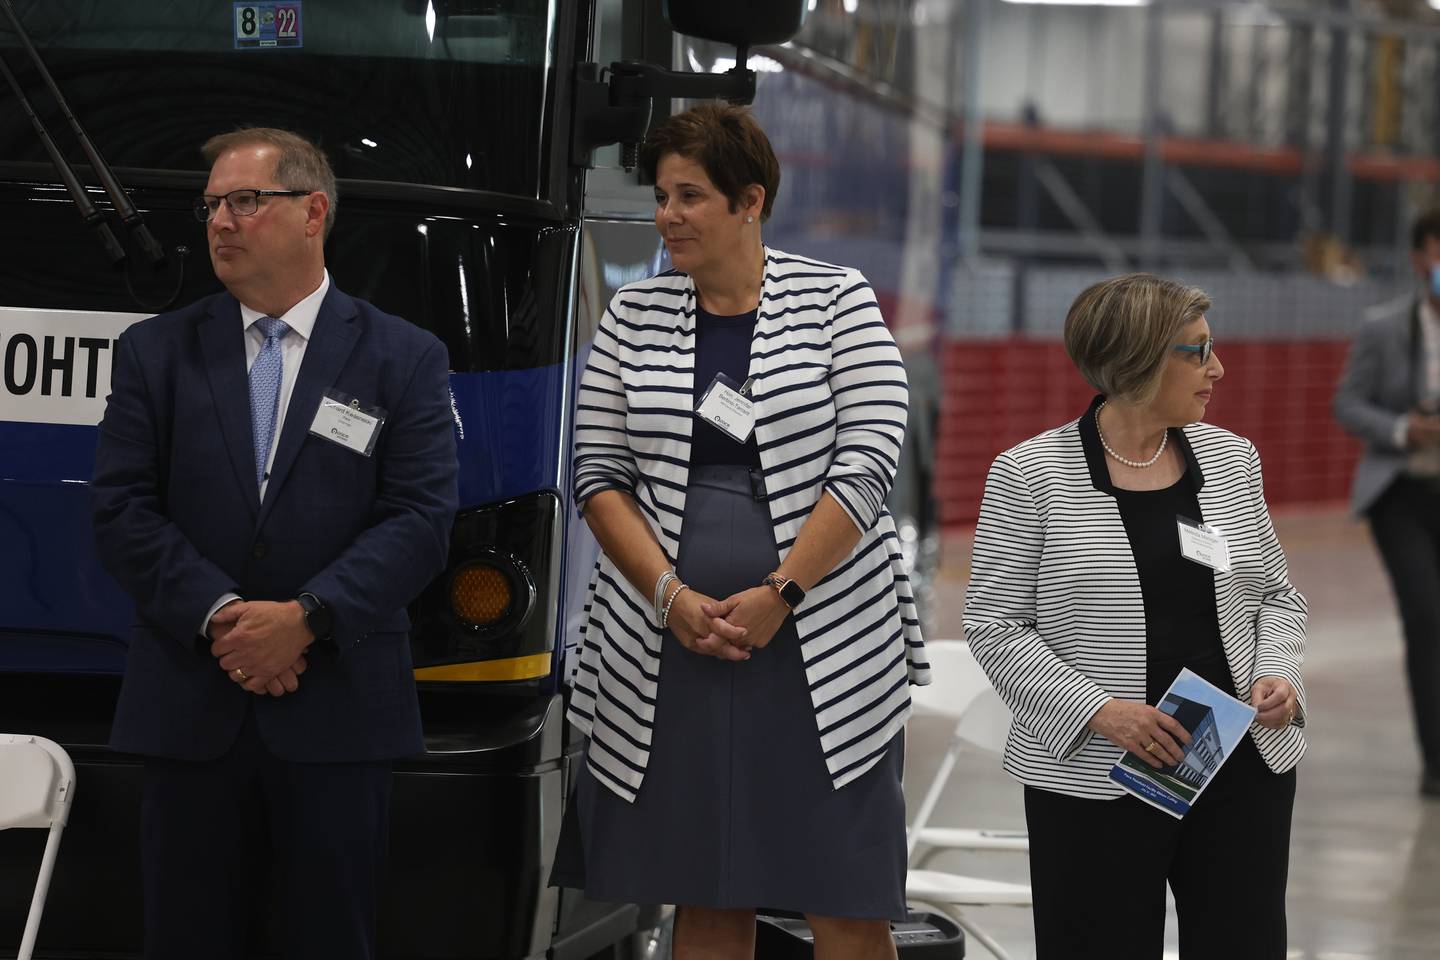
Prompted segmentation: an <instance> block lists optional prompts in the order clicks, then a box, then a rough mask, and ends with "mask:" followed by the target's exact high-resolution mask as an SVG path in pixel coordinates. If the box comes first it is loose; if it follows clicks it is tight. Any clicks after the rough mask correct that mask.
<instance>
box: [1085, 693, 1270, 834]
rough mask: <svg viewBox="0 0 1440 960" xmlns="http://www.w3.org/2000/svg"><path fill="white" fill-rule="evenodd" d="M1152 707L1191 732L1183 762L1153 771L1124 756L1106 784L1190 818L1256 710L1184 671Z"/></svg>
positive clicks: (1179, 815) (1111, 770) (1144, 763)
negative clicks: (1172, 718)
mask: <svg viewBox="0 0 1440 960" xmlns="http://www.w3.org/2000/svg"><path fill="white" fill-rule="evenodd" d="M1156 706H1158V707H1159V708H1160V709H1161V710H1163V711H1164V712H1165V713H1168V714H1170V716H1172V717H1174V718H1175V719H1176V720H1179V721H1180V725H1181V726H1182V727H1184V728H1185V729H1186V730H1188V731H1189V732H1190V743H1189V744H1187V745H1186V747H1185V756H1184V759H1183V760H1181V762H1180V763H1175V764H1167V765H1166V766H1163V767H1159V768H1156V767H1152V766H1150V764H1148V763H1146V762H1145V761H1144V760H1142V759H1140V758H1139V757H1137V756H1136V755H1135V754H1133V753H1131V752H1129V751H1126V753H1125V755H1124V756H1123V757H1121V758H1120V759H1119V761H1117V762H1116V764H1115V766H1113V767H1111V768H1110V779H1111V780H1114V781H1115V782H1116V783H1118V784H1120V786H1122V787H1124V788H1125V789H1126V790H1127V791H1129V792H1130V793H1132V794H1134V795H1135V796H1137V797H1139V798H1140V799H1141V800H1144V801H1145V802H1146V803H1148V804H1150V805H1151V806H1152V807H1156V808H1157V809H1160V810H1164V811H1165V812H1166V813H1168V814H1170V815H1171V816H1172V817H1175V818H1176V819H1179V818H1180V817H1183V816H1185V814H1187V813H1189V812H1190V806H1191V805H1192V804H1193V803H1194V802H1195V798H1196V797H1198V796H1200V794H1201V793H1202V792H1203V791H1204V790H1205V788H1206V786H1208V785H1209V783H1210V781H1211V780H1213V779H1214V778H1215V774H1216V772H1218V771H1219V769H1220V765H1221V764H1223V763H1224V762H1225V760H1226V758H1228V757H1229V756H1230V753H1231V752H1232V751H1233V750H1234V749H1235V745H1236V744H1238V743H1239V742H1240V738H1241V737H1243V736H1245V731H1246V730H1248V729H1250V722H1251V721H1252V720H1254V719H1255V708H1254V707H1252V706H1250V705H1249V704H1248V703H1242V702H1241V701H1239V700H1237V699H1235V698H1234V697H1232V696H1230V695H1229V694H1228V693H1225V692H1224V691H1223V690H1221V689H1219V688H1218V687H1216V686H1215V685H1214V684H1212V683H1210V682H1209V681H1207V680H1205V679H1204V678H1202V677H1200V676H1199V675H1197V674H1195V673H1193V672H1191V671H1190V670H1188V669H1186V670H1181V671H1180V676H1178V677H1176V678H1175V682H1174V683H1172V684H1170V689H1169V690H1167V691H1165V696H1164V697H1162V698H1161V700H1160V702H1159V703H1158V704H1156Z"/></svg>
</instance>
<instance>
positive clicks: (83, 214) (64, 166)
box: [0, 57, 125, 267]
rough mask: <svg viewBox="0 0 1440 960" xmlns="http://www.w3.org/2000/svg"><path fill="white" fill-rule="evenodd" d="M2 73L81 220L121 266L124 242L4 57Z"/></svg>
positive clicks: (1, 62) (0, 58) (0, 71)
mask: <svg viewBox="0 0 1440 960" xmlns="http://www.w3.org/2000/svg"><path fill="white" fill-rule="evenodd" d="M0 73H3V74H5V79H6V80H7V81H9V83H10V89H12V90H14V91H15V98H16V99H17V100H19V101H20V109H22V110H24V111H25V115H26V116H27V117H29V118H30V124H31V126H33V127H34V128H35V134H36V136H38V137H39V138H40V143H41V144H42V145H43V146H44V147H45V152H46V153H48V154H50V162H51V163H52V164H54V166H55V172H56V173H58V174H60V179H61V180H62V181H64V183H65V189H66V191H67V192H69V194H70V199H71V200H73V201H75V207H76V209H78V210H79V211H80V219H81V220H84V221H85V223H86V224H88V225H89V226H91V227H93V228H94V230H95V236H96V237H98V238H99V240H100V245H101V246H103V247H104V248H105V256H107V257H109V258H110V263H111V264H112V265H114V266H117V267H118V266H119V265H120V264H122V263H124V262H125V248H124V247H122V246H120V241H118V240H116V239H115V234H113V233H111V232H110V224H108V223H106V222H105V215H104V214H102V213H101V212H100V211H99V210H98V209H96V207H95V204H93V203H91V202H90V198H89V197H88V196H86V195H85V187H84V185H83V184H81V182H80V178H79V177H77V176H75V171H74V170H73V169H71V167H70V164H69V163H67V162H66V160H65V157H64V156H62V155H61V153H60V148H59V147H57V146H55V140H54V139H53V138H52V137H51V136H50V131H49V130H46V129H45V124H44V123H42V122H41V121H40V118H39V117H38V116H36V114H35V108H34V107H32V106H30V101H29V100H28V99H27V98H26V96H25V91H24V90H22V89H21V88H20V83H19V81H17V80H16V79H15V74H13V73H11V72H10V67H9V65H7V64H6V63H5V58H4V57H0Z"/></svg>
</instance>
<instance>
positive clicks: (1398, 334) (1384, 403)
mask: <svg viewBox="0 0 1440 960" xmlns="http://www.w3.org/2000/svg"><path fill="white" fill-rule="evenodd" d="M1421 349H1422V347H1421V343H1420V304H1419V301H1415V300H1410V301H1395V302H1392V303H1391V304H1388V305H1386V306H1385V307H1382V308H1377V310H1376V311H1375V312H1373V313H1372V314H1371V316H1370V317H1369V318H1368V320H1367V322H1366V323H1365V325H1364V326H1362V327H1361V328H1360V331H1359V332H1358V333H1357V334H1356V335H1355V342H1354V344H1353V345H1352V346H1351V348H1350V358H1349V360H1347V361H1346V363H1345V372H1344V374H1342V375H1341V377H1340V384H1339V386H1338V387H1336V389H1335V400H1334V410H1335V419H1337V420H1339V421H1340V425H1341V426H1342V427H1344V428H1345V430H1346V431H1347V432H1348V433H1351V434H1353V435H1354V436H1357V437H1359V438H1360V439H1361V440H1364V441H1365V454H1364V456H1362V457H1361V458H1360V462H1359V464H1357V465H1356V467H1355V481H1354V483H1353V484H1352V485H1351V488H1350V507H1351V509H1352V510H1354V511H1355V513H1357V514H1363V513H1364V512H1365V511H1367V510H1369V509H1370V508H1371V507H1372V506H1374V504H1375V501H1377V500H1379V499H1380V495H1381V494H1383V493H1384V492H1385V491H1386V490H1387V489H1389V487H1390V484H1391V483H1393V482H1394V481H1395V478H1396V477H1397V476H1399V475H1400V473H1401V471H1403V470H1404V469H1405V461H1406V456H1407V452H1406V450H1405V449H1404V448H1403V447H1398V446H1396V445H1395V424H1396V422H1397V421H1398V419H1399V417H1400V416H1401V415H1402V414H1405V413H1408V412H1410V411H1411V410H1413V409H1414V408H1415V404H1416V402H1417V401H1418V399H1419V394H1420V389H1421V383H1420V379H1421V376H1420V370H1421V364H1420V352H1421Z"/></svg>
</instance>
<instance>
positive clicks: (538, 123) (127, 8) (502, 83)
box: [0, 0, 557, 198]
mask: <svg viewBox="0 0 1440 960" xmlns="http://www.w3.org/2000/svg"><path fill="white" fill-rule="evenodd" d="M13 5H14V7H15V11H16V13H17V14H18V15H19V17H20V20H21V22H22V24H23V25H24V27H25V30H26V32H27V33H28V34H29V35H30V38H31V40H32V42H33V43H34V44H35V46H36V48H37V49H38V50H39V52H40V56H41V57H42V58H43V59H44V61H45V64H46V66H48V67H49V69H50V72H51V74H52V75H53V76H54V77H55V80H56V82H57V84H58V85H59V87H60V89H61V92H62V93H63V94H64V95H65V98H66V99H67V100H68V102H69V104H70V107H71V109H72V110H73V111H74V113H75V115H76V116H77V117H78V118H79V119H80V122H81V123H82V124H83V125H84V126H85V128H86V131H87V132H88V133H89V135H90V137H91V139H92V140H94V141H95V143H96V144H97V146H99V147H100V149H101V151H102V152H103V153H104V155H105V159H106V160H108V161H109V162H110V163H111V164H112V165H113V166H116V167H132V168H150V169H164V170H194V171H200V170H204V169H205V164H204V161H203V160H202V159H201V157H200V155H199V153H198V151H197V149H196V145H197V144H199V143H201V142H203V141H204V140H205V139H206V138H208V137H209V136H211V135H213V134H216V133H222V132H225V131H228V130H233V129H235V128H236V127H238V126H274V127H284V128H287V129H292V130H295V131H297V132H300V133H303V134H305V135H307V136H309V137H311V138H312V139H314V140H316V141H317V142H318V143H320V144H321V146H322V147H323V148H324V149H325V151H326V153H327V154H329V156H330V159H331V162H332V163H333V164H334V166H335V172H336V174H337V175H338V176H339V177H341V178H342V179H355V180H381V181H391V182H399V183H415V184H427V185H435V186H446V187H463V188H468V189H476V190H488V191H494V192H498V193H506V194H511V195H516V196H522V197H532V198H540V197H541V192H542V190H543V189H544V184H545V182H546V178H545V176H544V170H545V167H546V156H545V152H546V149H547V147H546V142H547V141H546V131H547V130H548V129H549V127H550V126H551V124H549V123H548V122H547V120H548V117H547V112H548V111H549V110H550V109H551V108H550V102H551V100H552V96H551V93H552V88H553V86H554V83H555V51H556V43H557V38H556V9H557V5H556V3H555V2H554V0H285V2H272V3H250V4H247V3H228V2H227V3H216V2H215V0H145V2H144V3H117V2H115V0H13ZM0 56H3V57H4V58H5V61H6V62H7V63H8V64H9V66H10V68H11V70H12V71H14V73H15V74H16V75H17V76H18V78H19V80H20V83H21V85H22V87H23V88H24V90H25V92H26V94H27V96H28V97H29V99H30V100H31V102H32V103H33V104H34V106H35V108H36V111H37V112H38V113H39V115H40V117H41V119H43V120H44V121H45V123H46V124H47V126H49V128H50V132H51V134H52V135H53V136H54V137H55V140H56V142H57V143H58V144H59V145H60V148H61V150H62V152H64V153H65V154H66V156H67V157H69V158H71V159H72V160H79V159H81V154H80V150H79V147H78V145H76V143H75V140H74V137H73V136H72V135H71V134H70V131H69V130H68V128H67V127H66V125H65V122H64V118H63V116H62V115H61V113H60V110H59V109H58V108H57V107H56V106H55V104H54V103H53V102H52V100H51V98H50V96H49V95H48V93H47V92H46V91H45V89H44V86H43V81H42V80H41V78H40V76H39V74H38V72H37V71H36V70H35V69H34V68H33V66H32V65H31V63H30V61H29V58H28V57H27V56H26V54H25V51H24V50H23V48H22V47H21V45H20V41H19V40H18V38H17V37H16V36H15V35H14V34H13V33H12V32H11V31H10V29H9V23H8V21H6V20H3V19H0ZM11 96H12V94H11V92H10V90H9V89H8V88H7V87H5V86H0V102H4V101H5V100H6V99H8V98H10V97H11ZM6 161H35V162H47V158H46V154H45V152H44V150H43V148H42V146H41V145H40V142H39V140H38V139H37V137H36V136H35V133H34V131H33V130H32V129H31V126H30V122H29V120H28V119H27V117H26V116H25V114H24V112H23V111H21V110H18V109H13V110H12V109H5V110H0V163H3V162H6Z"/></svg>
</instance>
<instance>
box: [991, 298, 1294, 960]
mask: <svg viewBox="0 0 1440 960" xmlns="http://www.w3.org/2000/svg"><path fill="white" fill-rule="evenodd" d="M1209 309H1210V300H1209V298H1207V297H1206V296H1205V294H1204V293H1202V292H1201V291H1199V290H1197V289H1195V288H1193V287H1187V286H1184V285H1182V284H1179V283H1175V282H1173V281H1170V280H1163V279H1160V278H1158V277H1153V276H1149V275H1147V274H1130V275H1128V276H1122V277H1116V278H1113V279H1110V280H1105V281H1103V282H1101V283H1097V284H1095V285H1093V286H1091V287H1090V288H1089V289H1087V290H1085V291H1084V292H1083V293H1081V294H1080V296H1079V297H1078V298H1077V299H1076V301H1075V303H1074V304H1073V305H1072V306H1071V308H1070V313H1069V315H1068V316H1067V317H1066V320H1065V346H1066V349H1067V351H1068V352H1069V354H1070V358H1071V359H1072V360H1073V361H1074V363H1075V365H1076V367H1077V368H1079V370H1080V373H1081V374H1082V375H1083V376H1084V377H1085V379H1086V380H1087V381H1088V382H1089V383H1090V384H1091V386H1093V387H1094V388H1095V389H1096V390H1097V391H1098V392H1099V394H1100V395H1099V396H1097V397H1096V398H1095V399H1094V401H1093V402H1092V403H1091V404H1090V408H1089V409H1088V410H1086V411H1085V413H1084V414H1083V415H1082V416H1081V417H1079V418H1078V419H1076V420H1072V421H1071V422H1069V423H1067V424H1064V425H1063V426H1059V427H1056V428H1055V429H1053V430H1049V431H1046V432H1045V433H1042V434H1040V435H1039V436H1037V437H1034V438H1032V439H1030V440H1027V441H1025V442H1024V443H1022V444H1020V445H1019V446H1017V447H1014V448H1012V449H1010V450H1008V451H1006V452H1005V453H1002V454H1001V455H1000V456H999V457H997V458H996V459H995V462H994V464H993V465H992V467H991V468H990V474H989V478H988V479H987V481H986V485H985V498H984V501H983V503H982V505H981V508H980V520H979V524H978V526H977V528H976V531H975V547H974V563H973V567H972V571H971V578H970V586H969V593H968V595H967V599H966V604H965V632H966V634H967V636H968V637H969V640H970V645H971V648H972V649H973V651H974V653H975V657H976V659H977V660H978V661H979V662H980V664H981V666H982V667H983V668H984V669H985V672H986V674H987V675H988V676H989V677H990V680H991V682H992V683H994V684H995V688H996V689H997V690H998V691H999V692H1000V695H1001V696H1002V697H1003V698H1004V699H1005V701H1006V702H1007V703H1008V704H1009V706H1010V708H1011V710H1012V711H1013V712H1014V715H1015V722H1014V724H1013V725H1012V726H1011V730H1010V738H1009V742H1008V743H1007V744H1006V749H1005V768H1006V769H1007V770H1008V771H1009V772H1010V773H1011V774H1012V775H1013V776H1015V777H1016V778H1017V779H1018V780H1020V781H1021V782H1022V783H1023V784H1024V785H1025V816H1026V820H1027V821H1028V824H1029V828H1030V868H1031V883H1032V886H1033V889H1034V895H1035V937H1036V950H1037V954H1036V955H1037V957H1039V958H1040V960H1047V958H1051V957H1065V958H1067V960H1074V958H1086V957H1095V958H1100V957H1104V958H1106V960H1114V958H1121V957H1136V958H1141V957H1143V958H1159V957H1160V956H1161V954H1162V952H1163V946H1164V930H1165V884H1166V883H1167V882H1168V883H1169V884H1170V887H1171V889H1172V890H1173V892H1174V894H1175V901H1176V906H1177V909H1178V911H1179V914H1180V918H1181V923H1180V954H1181V956H1183V957H1221V956H1223V957H1227V958H1252V957H1253V958H1267V960H1268V958H1274V960H1279V958H1282V957H1284V956H1285V952H1286V940H1285V883H1286V874H1287V869H1288V862H1289V846H1290V817H1291V810H1292V807H1293V804H1294V799H1295V773H1294V767H1295V764H1296V763H1297V762H1298V761H1299V759H1300V756H1301V754H1303V753H1304V750H1305V738H1304V734H1303V732H1302V730H1301V728H1302V727H1303V726H1304V721H1305V713H1304V694H1303V692H1302V688H1301V683H1300V663H1301V660H1302V658H1303V649H1304V643H1305V619H1306V608H1305V598H1304V597H1302V596H1301V595H1300V593H1299V592H1298V591H1297V590H1296V589H1295V588H1294V587H1293V586H1291V584H1290V581H1289V577H1288V574H1287V572H1286V565H1285V555H1284V553H1283V552H1282V551H1281V549H1280V545H1279V543H1278V542H1277V540H1276V537H1275V531H1274V528H1273V527H1272V525H1271V522H1270V515H1269V511H1268V510H1267V508H1266V506H1265V497H1264V491H1263V487H1262V483H1261V478H1260V459H1259V456H1258V455H1257V453H1256V451H1255V447H1254V445H1253V444H1252V443H1251V442H1250V441H1248V440H1246V439H1245V438H1243V437H1239V436H1236V435H1235V434H1233V433H1230V432H1229V431H1226V430H1222V429H1220V428H1219V427H1213V426H1209V425H1206V424H1204V423H1201V422H1200V421H1201V420H1203V419H1204V417H1205V408H1206V405H1207V404H1208V403H1209V402H1210V398H1211V395H1212V393H1213V391H1214V389H1215V385H1216V383H1217V382H1218V381H1219V380H1220V378H1221V377H1222V376H1224V373H1225V370H1224V367H1222V366H1221V364H1220V358H1219V357H1218V356H1217V355H1216V353H1215V347H1214V344H1215V341H1214V340H1213V339H1212V338H1211V336H1210V328H1209V324H1208V323H1207V321H1206V318H1205V314H1206V312H1207V311H1208V310H1209ZM1191 521H1194V522H1201V523H1204V524H1206V525H1207V526H1209V527H1210V528H1212V529H1218V531H1219V532H1220V533H1219V535H1220V536H1223V538H1224V540H1225V541H1226V545H1227V547H1228V550H1229V566H1228V569H1227V568H1224V567H1225V565H1224V564H1223V563H1218V564H1216V567H1219V568H1221V569H1216V568H1212V567H1211V566H1208V565H1204V564H1202V563H1201V562H1198V561H1197V560H1195V559H1191V558H1189V557H1187V556H1186V555H1185V553H1183V552H1182V549H1181V537H1180V535H1179V532H1178V528H1179V526H1180V525H1182V524H1187V523H1189V522H1191ZM1191 555H1192V556H1193V555H1194V554H1193V552H1192V553H1191ZM1186 667H1188V668H1189V669H1190V670H1192V671H1194V672H1195V673H1197V674H1199V675H1200V676H1201V677H1204V678H1205V679H1206V680H1208V681H1209V682H1210V683H1212V684H1214V685H1215V686H1217V687H1219V688H1220V689H1221V690H1224V691H1226V692H1227V693H1232V694H1234V695H1235V696H1236V697H1238V698H1240V699H1242V700H1245V701H1247V702H1249V703H1251V704H1252V705H1253V706H1254V707H1255V708H1256V710H1257V711H1258V712H1257V714H1256V716H1255V721H1254V724H1253V725H1252V726H1251V728H1250V730H1249V731H1248V734H1247V735H1246V736H1245V737H1244V738H1242V740H1241V742H1240V744H1239V745H1238V746H1237V747H1236V748H1235V750H1234V751H1233V753H1232V755H1231V756H1230V758H1229V760H1228V761H1227V762H1226V763H1225V765H1224V766H1223V767H1222V768H1221V769H1220V771H1219V772H1218V773H1217V774H1216V776H1215V778H1214V780H1212V781H1211V783H1210V785H1209V786H1208V787H1207V788H1206V790H1205V792H1204V793H1203V794H1201V795H1200V797H1199V798H1198V799H1197V800H1196V802H1195V803H1194V805H1193V807H1192V808H1191V810H1190V812H1189V813H1188V814H1187V815H1186V816H1185V817H1184V818H1183V819H1175V818H1173V817H1171V816H1170V815H1169V814H1167V813H1164V812H1162V811H1160V810H1158V809H1156V808H1154V807H1151V806H1149V805H1148V804H1146V803H1144V802H1142V801H1140V800H1138V799H1136V798H1134V797H1132V796H1130V795H1128V794H1125V793H1124V792H1123V791H1122V790H1121V789H1120V787H1119V786H1118V785H1116V784H1115V783H1114V782H1112V781H1111V780H1110V779H1109V776H1108V774H1109V771H1110V768H1111V766H1112V765H1113V764H1114V762H1115V761H1116V760H1117V759H1118V758H1119V756H1120V755H1121V752H1122V751H1125V750H1128V751H1131V752H1133V753H1134V754H1135V755H1136V756H1138V757H1140V758H1141V759H1142V760H1144V761H1145V762H1146V763H1148V764H1149V765H1150V766H1152V767H1155V768H1160V767H1163V766H1165V765H1168V764H1172V763H1177V762H1179V761H1180V760H1181V757H1182V751H1183V747H1184V745H1185V744H1186V743H1188V741H1189V739H1190V737H1189V734H1188V733H1187V732H1186V730H1185V728H1184V727H1183V726H1182V725H1181V724H1180V723H1179V722H1178V721H1177V720H1176V719H1175V718H1174V717H1172V716H1170V715H1169V714H1168V713H1165V712H1162V711H1161V710H1160V709H1158V708H1157V706H1156V704H1157V703H1158V702H1159V700H1160V698H1161V697H1162V696H1163V695H1164V693H1165V691H1166V690H1167V689H1168V688H1169V686H1170V684H1171V683H1172V681H1174V679H1175V678H1176V676H1177V675H1178V674H1179V673H1180V671H1181V670H1182V669H1184V668H1186Z"/></svg>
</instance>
